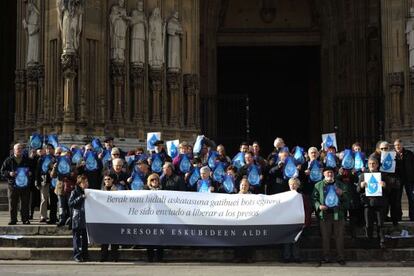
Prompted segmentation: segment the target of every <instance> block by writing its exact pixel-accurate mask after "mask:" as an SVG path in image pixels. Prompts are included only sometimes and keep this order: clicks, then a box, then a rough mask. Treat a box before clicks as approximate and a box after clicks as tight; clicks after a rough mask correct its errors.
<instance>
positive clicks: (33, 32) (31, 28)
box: [23, 1, 40, 66]
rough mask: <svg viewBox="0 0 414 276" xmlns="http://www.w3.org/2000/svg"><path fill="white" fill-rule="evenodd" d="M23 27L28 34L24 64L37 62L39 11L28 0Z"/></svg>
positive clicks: (28, 64)
mask: <svg viewBox="0 0 414 276" xmlns="http://www.w3.org/2000/svg"><path fill="white" fill-rule="evenodd" d="M23 28H24V29H25V30H26V31H27V33H28V35H29V39H28V43H27V57H26V66H30V65H35V64H38V63H39V43H40V11H39V10H38V9H37V7H36V5H35V4H34V3H33V2H32V1H30V2H29V4H28V6H27V20H26V19H23Z"/></svg>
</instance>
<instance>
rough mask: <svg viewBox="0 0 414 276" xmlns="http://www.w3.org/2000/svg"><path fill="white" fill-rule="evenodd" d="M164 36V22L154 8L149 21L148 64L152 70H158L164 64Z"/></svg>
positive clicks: (158, 11)
mask: <svg viewBox="0 0 414 276" xmlns="http://www.w3.org/2000/svg"><path fill="white" fill-rule="evenodd" d="M164 36H165V22H164V21H163V20H162V18H161V15H160V9H159V8H155V9H154V10H153V11H152V14H151V16H150V19H149V34H148V41H149V47H148V53H149V64H150V66H151V67H153V68H160V67H162V65H163V64H164Z"/></svg>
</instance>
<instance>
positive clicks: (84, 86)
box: [13, 0, 414, 149]
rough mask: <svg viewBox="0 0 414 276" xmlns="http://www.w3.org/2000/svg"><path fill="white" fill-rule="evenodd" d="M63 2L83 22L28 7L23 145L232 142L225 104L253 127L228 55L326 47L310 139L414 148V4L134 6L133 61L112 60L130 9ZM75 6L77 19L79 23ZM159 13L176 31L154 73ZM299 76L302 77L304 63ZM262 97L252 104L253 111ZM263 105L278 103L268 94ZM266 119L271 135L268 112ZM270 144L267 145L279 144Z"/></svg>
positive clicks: (19, 26)
mask: <svg viewBox="0 0 414 276" xmlns="http://www.w3.org/2000/svg"><path fill="white" fill-rule="evenodd" d="M61 2H64V4H63V5H65V4H66V5H69V3H72V2H73V3H74V4H75V5H78V6H77V7H75V8H79V9H81V11H80V13H79V14H78V18H77V19H76V20H78V21H76V22H75V21H70V20H69V21H66V23H65V21H64V20H62V14H64V12H65V10H64V8H62V9H60V10H59V8H58V5H59V0H58V1H56V0H44V1H43V0H42V1H39V0H34V1H31V0H27V1H25V0H18V1H17V7H16V8H17V22H16V44H17V48H16V70H15V93H14V95H13V98H14V100H15V117H14V129H13V131H14V138H13V139H14V140H15V141H18V140H26V139H27V137H28V136H29V135H30V134H31V133H33V132H40V133H57V134H59V135H61V138H62V139H63V140H64V141H77V140H82V139H84V138H85V137H90V136H105V135H113V136H115V137H118V138H122V139H123V140H125V141H130V142H131V143H132V144H133V143H135V142H137V141H138V142H139V141H141V142H142V141H143V140H144V139H145V138H146V133H147V132H151V131H161V132H162V133H163V138H164V139H167V140H168V139H172V138H179V139H181V140H189V141H193V140H194V137H195V136H196V135H197V134H200V133H203V134H205V135H207V136H208V137H211V138H213V139H215V140H218V141H219V142H220V141H221V140H220V137H222V136H225V134H224V133H225V131H224V127H222V126H221V119H222V118H221V117H220V116H221V115H219V114H221V113H220V110H219V109H223V108H220V106H224V109H225V111H227V112H228V114H229V116H230V117H231V118H232V120H233V121H236V120H238V118H243V119H240V120H243V121H246V118H244V117H243V116H240V112H244V111H243V110H244V109H245V102H244V99H243V103H242V104H238V103H237V102H235V101H234V100H232V104H233V105H235V108H231V107H230V106H231V105H228V106H227V105H226V104H225V102H224V101H223V95H224V94H223V93H222V92H221V88H220V87H223V86H226V85H231V84H228V83H226V80H221V79H220V66H221V65H220V66H219V64H220V62H221V60H222V59H221V58H222V57H223V58H225V55H224V56H220V54H218V53H219V52H220V51H222V49H226V47H230V48H231V47H233V48H235V47H244V48H246V49H251V51H255V49H257V48H255V47H270V48H271V47H274V49H275V51H277V50H278V49H281V48H282V47H299V48H297V49H306V47H314V48H316V49H317V60H318V65H316V66H315V67H314V71H317V72H318V74H317V75H316V77H313V79H312V82H313V83H316V84H315V85H313V86H312V84H311V82H310V84H308V85H307V86H306V89H307V90H306V92H304V93H307V94H309V95H310V96H309V98H307V99H308V100H307V102H306V103H303V106H304V107H305V113H304V115H303V117H308V118H307V120H308V121H306V122H307V123H306V124H307V126H306V127H307V129H306V130H304V132H305V134H306V137H308V139H309V141H310V143H311V144H314V145H315V144H316V145H317V144H318V143H320V134H321V133H326V132H336V133H337V137H338V142H339V144H340V147H341V148H342V147H345V146H349V145H350V144H351V143H352V142H354V141H360V142H362V144H363V146H364V147H365V148H370V149H371V148H372V146H373V145H374V144H375V142H376V141H378V140H379V139H388V140H392V139H394V138H397V137H399V138H402V139H403V140H404V141H406V143H407V144H408V145H411V144H412V143H414V128H413V126H414V116H413V111H412V110H413V109H412V106H413V93H414V91H413V89H414V83H413V82H414V81H413V80H414V77H413V73H412V72H411V71H410V65H409V59H410V58H409V44H408V42H409V33H408V36H407V34H406V30H407V26H408V25H409V20H410V18H411V17H410V12H409V11H410V7H412V6H413V7H414V3H412V1H410V0H255V1H253V0H250V1H237V0H208V1H207V0H143V1H142V2H141V1H136V0H127V1H125V6H124V7H121V8H120V9H119V10H124V12H125V14H124V15H125V16H126V17H128V18H129V19H122V18H123V17H122V16H119V18H121V19H120V20H124V21H125V22H124V23H125V26H126V32H125V37H124V44H125V45H124V58H122V59H121V60H116V59H114V58H113V55H112V50H113V48H114V46H113V44H114V43H113V37H111V36H112V35H113V33H112V32H113V31H111V30H112V29H111V28H112V27H113V26H112V25H111V24H113V23H111V22H112V21H111V12H112V10H113V8H114V6H116V7H119V6H122V4H120V2H124V1H118V0H87V1H81V0H78V1H70V0H69V1H65V0H62V1H61ZM29 4H32V5H34V6H35V7H36V9H37V10H38V13H39V20H38V24H39V34H38V35H39V38H40V40H39V45H38V47H37V48H36V47H34V48H33V49H36V51H38V53H37V54H38V61H36V62H29V61H28V56H29V55H30V54H29V53H30V51H29V48H30V47H33V46H31V45H29V44H30V37H29V34H28V32H27V28H26V29H25V28H24V27H25V26H24V25H25V24H24V23H23V21H24V19H25V21H26V22H28V21H29V8H28V7H29ZM139 5H142V10H143V13H144V18H145V20H144V21H145V26H146V32H145V33H146V35H145V43H144V45H145V46H144V49H143V51H144V56H145V58H144V61H143V62H142V63H134V62H133V61H132V59H131V58H132V57H131V51H132V47H136V46H134V45H133V43H132V41H133V39H132V38H133V35H132V28H133V24H132V23H131V20H130V18H131V17H132V13H133V10H137V9H138V10H139ZM75 8H74V10H72V14H71V15H68V16H69V17H68V18H69V19H70V18H72V19H71V20H74V19H73V18H75V17H74V16H75V14H76V9H75ZM157 8H158V9H159V11H160V16H161V19H162V22H163V23H162V24H163V25H162V26H163V34H164V41H163V47H164V49H163V53H164V57H163V58H164V62H163V63H162V64H160V66H155V65H154V64H151V57H150V52H151V51H150V50H152V47H153V46H151V45H152V44H151V41H152V40H151V39H150V36H151V34H150V33H151V32H150V31H149V29H150V20H149V18H150V17H151V15H152V14H153V13H154V10H155V9H157ZM68 12H70V11H68ZM175 12H178V15H179V16H178V22H179V23H180V24H181V27H182V33H181V34H179V35H178V37H179V42H180V43H179V48H178V52H177V50H175V51H173V53H175V54H178V57H179V64H180V66H179V67H178V68H170V67H169V64H168V61H169V58H170V56H169V55H172V53H171V51H169V47H170V45H169V42H168V38H169V35H170V34H169V33H168V22H169V20H171V18H172V16H173V15H174V13H175ZM70 16H72V17H70ZM80 17H81V19H80ZM80 21H81V24H80V26H78V27H79V30H78V33H76V31H74V36H76V35H78V40H79V43H78V44H79V45H78V46H77V49H75V50H74V51H65V45H63V41H62V40H65V39H66V38H64V37H63V36H62V32H63V30H64V29H62V27H59V24H62V23H63V24H70V23H71V22H72V23H73V22H75V23H76V24H79V22H80ZM68 22H69V23H68ZM121 23H122V22H121ZM75 38H76V37H75ZM407 39H408V40H407ZM121 44H122V43H121ZM117 47H118V46H117ZM120 47H121V48H122V46H120ZM412 47H414V45H412ZM150 48H151V49H150ZM295 49H296V48H295ZM66 50H67V48H66ZM413 54H414V53H413ZM35 57H36V55H35ZM240 59H242V61H243V59H244V57H243V56H242V57H240ZM275 66H277V63H275ZM296 68H297V69H296V73H295V74H298V75H300V74H302V72H303V68H304V67H303V64H302V65H301V64H300V63H299V64H298V66H297V67H296ZM243 70H245V71H246V70H250V71H252V72H253V71H254V70H255V69H254V68H243ZM250 71H249V72H250ZM253 73H254V72H253ZM253 73H252V74H253ZM254 77H255V78H256V77H258V76H256V75H255V76H254ZM270 85H273V86H275V87H276V88H277V87H278V84H277V83H274V84H271V83H269V86H270ZM311 87H313V88H311ZM275 93H279V92H275ZM282 93H283V92H282ZM252 97H254V95H253V96H252V95H249V96H248V97H247V99H248V100H250V102H252ZM257 97H264V98H266V97H269V98H270V97H271V95H269V92H267V94H266V93H264V92H263V93H261V94H258V95H257ZM298 97H299V98H300V95H299V94H298ZM228 98H232V96H231V95H230V96H229V97H228ZM233 98H234V97H233ZM253 100H254V99H253ZM223 103H224V105H223ZM220 104H221V105H220ZM260 104H262V103H260ZM238 106H240V109H238ZM276 109H277V107H276ZM231 114H233V115H231ZM234 114H235V115H234ZM269 114H272V111H271V110H269ZM261 116H263V118H262V119H263V121H264V123H263V125H262V127H264V128H266V123H265V121H266V116H267V115H266V114H265V115H261ZM269 116H271V115H269ZM250 119H251V118H250ZM246 122H247V123H246V124H244V123H243V125H242V126H240V127H239V126H237V124H231V123H230V125H234V126H233V127H234V132H237V131H239V132H240V131H241V133H247V135H246V136H243V135H244V134H243V135H242V136H241V138H246V139H249V138H250V139H254V138H255V137H254V136H255V135H254V133H250V134H249V120H248V118H247V121H246ZM246 125H247V126H246ZM259 127H260V126H259ZM273 127H274V126H273V125H272V126H271V128H273ZM229 128H230V129H231V126H229ZM242 128H243V129H242ZM244 128H247V129H244ZM226 129H227V128H226ZM240 129H242V130H240ZM273 133H274V134H272V135H273V137H276V136H283V130H280V129H276V128H275V129H274V132H273ZM249 135H250V136H249ZM269 137H270V136H269ZM229 139H230V138H229ZM268 140H269V141H267V140H265V139H264V141H263V142H266V143H269V144H272V141H270V139H268ZM223 141H224V140H223ZM228 141H231V140H228ZM234 142H237V141H234ZM239 142H240V141H239Z"/></svg>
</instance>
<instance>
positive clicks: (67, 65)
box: [60, 53, 79, 72]
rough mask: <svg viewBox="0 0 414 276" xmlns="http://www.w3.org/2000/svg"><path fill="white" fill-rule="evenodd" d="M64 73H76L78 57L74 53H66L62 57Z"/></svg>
mask: <svg viewBox="0 0 414 276" xmlns="http://www.w3.org/2000/svg"><path fill="white" fill-rule="evenodd" d="M60 62H61V64H62V69H63V72H67V71H73V72H76V70H77V69H78V64H79V61H78V57H77V56H76V55H75V54H73V53H65V54H62V56H61V57H60Z"/></svg>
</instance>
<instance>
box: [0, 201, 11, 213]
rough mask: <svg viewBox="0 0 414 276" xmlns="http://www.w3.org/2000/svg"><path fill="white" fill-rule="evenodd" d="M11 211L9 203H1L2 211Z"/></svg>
mask: <svg viewBox="0 0 414 276" xmlns="http://www.w3.org/2000/svg"><path fill="white" fill-rule="evenodd" d="M8 210H9V203H8V202H6V203H0V211H8Z"/></svg>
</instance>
